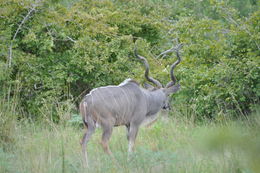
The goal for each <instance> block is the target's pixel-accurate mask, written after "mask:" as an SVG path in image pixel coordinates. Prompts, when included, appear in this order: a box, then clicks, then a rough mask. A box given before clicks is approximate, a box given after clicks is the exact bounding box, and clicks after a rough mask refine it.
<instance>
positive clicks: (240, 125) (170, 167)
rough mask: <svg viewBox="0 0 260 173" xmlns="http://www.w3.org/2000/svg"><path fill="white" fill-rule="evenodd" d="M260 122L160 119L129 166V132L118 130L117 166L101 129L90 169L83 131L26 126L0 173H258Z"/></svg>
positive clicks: (3, 154)
mask: <svg viewBox="0 0 260 173" xmlns="http://www.w3.org/2000/svg"><path fill="white" fill-rule="evenodd" d="M258 120H259V118H254V121H252V122H251V121H246V122H244V121H240V122H232V121H231V122H225V123H201V124H200V125H197V124H194V123H193V122H191V121H189V120H184V119H181V118H174V117H171V118H167V117H165V116H161V118H160V119H159V120H158V121H157V122H156V123H154V125H153V126H151V127H149V128H147V127H142V128H141V129H140V131H139V134H138V137H137V141H136V148H135V152H134V153H133V154H132V155H131V157H130V159H129V160H127V140H126V130H125V127H116V128H114V131H113V135H112V137H111V140H110V148H111V150H112V152H113V155H114V157H115V159H116V162H115V161H113V159H111V158H110V157H109V156H108V155H106V154H105V153H104V152H103V150H102V148H101V145H100V144H99V142H100V138H101V129H98V130H97V131H96V133H95V134H94V135H93V137H92V138H91V140H90V142H89V144H88V147H87V150H88V154H89V164H90V167H89V168H87V169H86V168H84V167H83V164H82V163H83V161H82V155H81V148H80V144H79V142H80V139H81V136H82V134H83V130H82V129H81V128H77V127H73V126H69V125H67V126H64V125H54V124H52V125H46V123H45V124H40V123H29V122H28V121H21V122H19V123H18V124H17V125H16V129H15V142H13V143H10V145H9V146H7V147H5V148H0V172H1V173H2V172H3V173H4V172H11V173H16V172H19V173H30V172H32V173H35V172H37V173H44V172H46V173H52V172H53V173H54V172H55V173H56V172H67V173H73V172H100V173H101V172H166V173H167V172H198V173H201V172H205V173H208V172H209V173H210V172H212V173H213V172H214V173H215V172H221V173H222V172H241V173H242V172H244V173H250V172H257V171H259V170H260V168H259V166H258V165H259V163H260V162H259V161H260V158H259V155H258V154H256V153H259V151H260V148H259V145H260V140H259V139H260V138H259V134H258V133H259V124H257V122H258V123H259V121H258Z"/></svg>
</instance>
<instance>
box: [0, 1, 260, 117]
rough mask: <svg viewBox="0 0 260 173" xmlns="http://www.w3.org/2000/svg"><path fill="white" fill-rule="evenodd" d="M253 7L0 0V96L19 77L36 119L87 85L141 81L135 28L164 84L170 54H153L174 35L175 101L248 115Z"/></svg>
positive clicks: (257, 46)
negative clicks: (179, 48) (179, 46)
mask: <svg viewBox="0 0 260 173" xmlns="http://www.w3.org/2000/svg"><path fill="white" fill-rule="evenodd" d="M258 6H259V4H258V1H249V0H248V1H221V2H219V1H210V0H203V1H191V0H185V1H174V2H171V1H168V2H167V1H154V2H153V1H118V2H117V1H61V0H60V1H36V2H35V1H29V0H28V1H24V0H23V1H20V0H10V1H1V14H0V15H1V42H0V46H1V54H0V58H1V59H0V63H1V67H2V68H1V74H0V75H1V78H0V80H1V88H2V90H1V91H2V92H1V95H2V96H6V93H7V92H10V93H9V94H11V95H13V94H14V93H13V92H14V91H13V90H14V87H15V86H16V85H19V95H18V100H19V101H20V102H19V107H20V108H22V111H23V112H24V113H25V114H24V115H25V116H27V117H28V116H29V117H31V118H35V117H37V116H41V115H40V114H39V109H41V108H42V107H44V106H46V105H48V107H49V108H50V109H56V107H57V105H60V104H63V102H64V101H65V102H66V101H68V100H69V101H71V102H73V103H74V101H76V102H78V100H79V98H81V97H78V96H79V95H80V94H84V93H87V92H88V91H89V90H91V89H92V88H94V87H98V86H102V85H109V84H118V83H120V82H122V81H123V80H124V79H125V78H135V79H137V80H138V81H140V82H141V81H142V80H143V75H142V73H143V69H142V66H141V65H140V64H138V62H137V61H136V60H135V58H133V53H132V52H133V44H134V43H133V38H134V37H137V38H138V41H137V45H138V47H139V50H140V53H141V54H142V55H144V56H146V57H147V58H148V59H149V62H150V63H151V66H152V67H151V69H152V75H153V76H154V77H155V78H157V79H160V80H161V81H162V82H164V83H165V82H167V81H168V80H169V65H170V64H171V63H172V62H173V61H174V59H173V57H174V55H172V56H169V57H167V58H165V59H155V58H154V56H155V55H158V54H159V53H160V52H162V51H163V50H166V49H169V48H170V47H171V46H172V44H173V43H172V40H173V39H176V38H179V40H180V42H181V43H183V44H184V48H183V52H182V57H183V62H182V63H181V65H179V66H178V68H177V69H176V75H177V77H178V79H179V80H180V83H181V84H182V86H183V87H182V91H181V92H179V94H178V95H177V96H176V97H175V98H176V102H178V104H181V105H187V107H188V108H187V109H192V111H195V113H196V115H197V116H198V117H205V116H206V117H215V118H216V116H222V115H223V114H225V113H227V112H228V113H229V112H232V113H238V112H239V113H243V114H246V113H248V112H250V111H251V110H252V106H253V105H254V104H257V103H259V95H260V93H259V90H257V88H259V85H260V84H259V80H260V78H259V52H260V40H259V39H260V38H259V37H260V36H259V31H260V28H259V21H260V20H259V19H260V12H259V10H258V8H257V7H258ZM10 51H12V53H10ZM6 65H9V66H8V67H6ZM9 86H11V89H10V88H8V87H9ZM8 89H10V90H9V91H6V90H8ZM177 109H186V108H183V107H182V108H180V107H179V108H177ZM182 111H183V110H182ZM54 112H55V110H54Z"/></svg>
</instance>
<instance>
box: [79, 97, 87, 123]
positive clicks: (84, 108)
mask: <svg viewBox="0 0 260 173" xmlns="http://www.w3.org/2000/svg"><path fill="white" fill-rule="evenodd" d="M79 111H80V114H81V116H82V120H83V123H84V125H85V127H86V128H88V123H87V112H88V111H87V106H86V103H85V102H84V101H82V102H81V103H80V105H79Z"/></svg>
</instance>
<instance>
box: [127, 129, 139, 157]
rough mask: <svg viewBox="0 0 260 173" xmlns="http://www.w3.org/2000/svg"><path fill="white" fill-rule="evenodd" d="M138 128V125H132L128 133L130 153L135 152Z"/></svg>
mask: <svg viewBox="0 0 260 173" xmlns="http://www.w3.org/2000/svg"><path fill="white" fill-rule="evenodd" d="M138 129H139V127H138V126H134V125H130V129H129V132H128V135H127V137H128V142H129V143H128V153H132V152H133V149H134V145H135V139H136V136H137V132H138Z"/></svg>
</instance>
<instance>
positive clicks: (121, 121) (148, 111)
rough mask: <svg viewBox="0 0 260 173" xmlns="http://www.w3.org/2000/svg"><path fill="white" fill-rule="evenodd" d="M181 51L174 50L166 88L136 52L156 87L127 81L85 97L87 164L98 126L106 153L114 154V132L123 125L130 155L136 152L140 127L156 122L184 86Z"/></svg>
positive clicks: (82, 103) (83, 105)
mask: <svg viewBox="0 0 260 173" xmlns="http://www.w3.org/2000/svg"><path fill="white" fill-rule="evenodd" d="M180 48H181V45H178V46H177V47H175V48H174V50H175V51H176V55H177V57H178V60H177V61H176V62H174V63H173V64H172V65H171V69H170V76H171V81H170V82H169V83H168V84H167V85H166V86H165V87H163V85H162V84H161V83H160V82H159V81H158V80H156V79H154V78H152V77H150V76H149V64H148V62H147V60H146V58H144V57H142V56H140V55H138V54H137V50H136V49H135V51H134V53H135V56H136V57H137V58H139V59H140V60H142V61H143V63H144V65H145V78H146V79H147V80H148V81H149V82H151V83H153V84H155V85H156V87H154V88H153V89H152V90H151V89H144V88H142V87H141V86H140V85H139V84H138V83H137V82H136V81H134V80H132V79H126V80H125V81H124V82H123V83H121V84H119V85H117V86H105V87H99V88H95V89H93V90H92V91H91V92H90V93H89V94H87V95H86V96H85V97H84V98H83V100H82V101H81V103H80V113H81V115H82V118H83V122H84V125H85V126H86V132H85V133H84V136H83V139H82V142H81V145H82V152H83V154H84V159H85V161H86V164H88V162H87V153H86V144H87V142H88V141H89V139H90V137H91V135H92V134H93V133H94V131H95V128H96V126H97V125H99V126H101V127H102V129H103V134H102V141H101V144H102V146H103V148H104V150H105V152H107V153H109V154H111V151H110V149H109V146H108V141H109V138H110V136H111V134H112V129H113V127H114V126H121V125H124V126H126V129H127V139H128V141H129V145H128V152H131V151H132V150H133V147H134V142H135V139H136V135H137V132H138V129H139V126H140V125H141V124H142V123H144V122H146V121H153V120H155V117H156V114H157V113H158V112H159V110H161V109H162V108H165V107H167V105H166V104H167V100H168V97H169V95H170V94H171V93H175V92H177V91H178V90H179V89H180V84H176V78H175V76H174V74H173V70H174V68H175V66H176V65H178V64H179V63H180V61H181V58H180V55H179V49H180ZM172 50H173V49H172ZM146 123H147V122H146Z"/></svg>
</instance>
